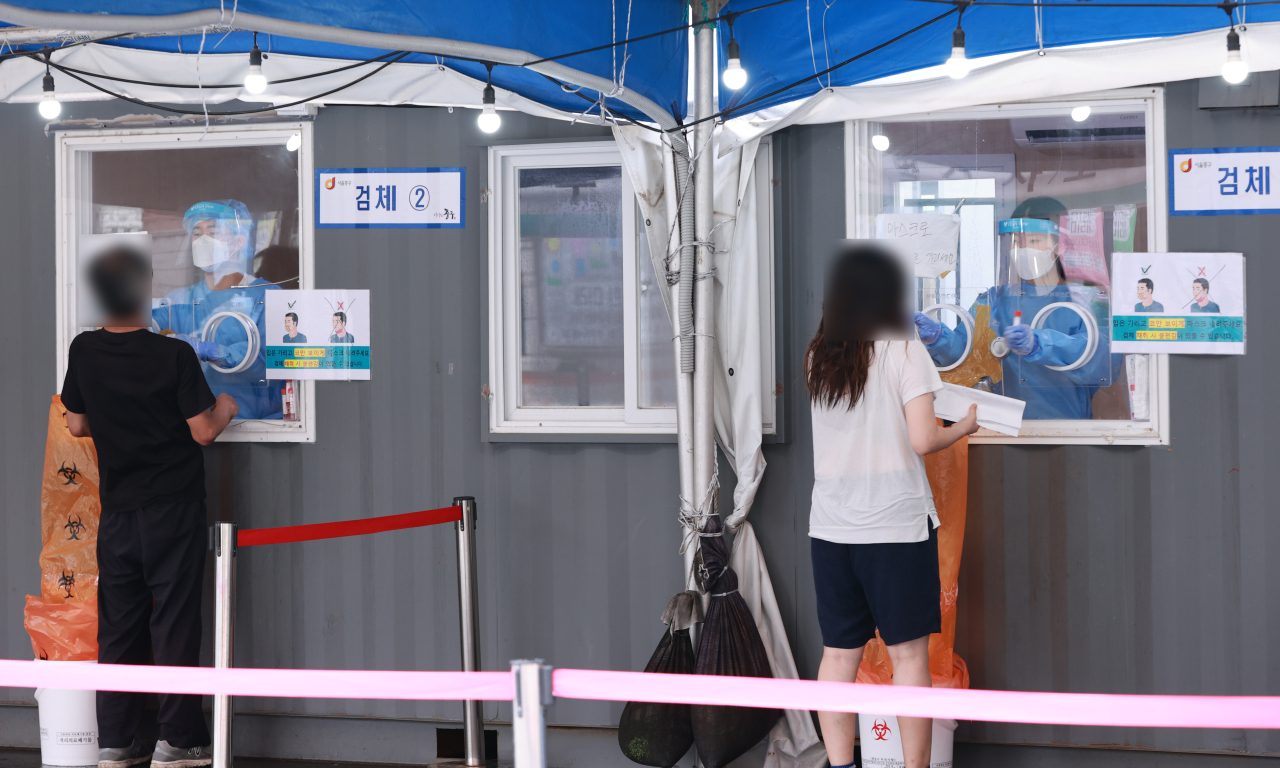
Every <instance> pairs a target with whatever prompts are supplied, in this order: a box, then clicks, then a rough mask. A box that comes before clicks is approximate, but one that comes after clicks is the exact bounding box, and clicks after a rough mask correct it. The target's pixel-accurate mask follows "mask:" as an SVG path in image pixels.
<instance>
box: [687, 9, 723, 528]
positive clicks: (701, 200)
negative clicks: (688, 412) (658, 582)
mask: <svg viewBox="0 0 1280 768" xmlns="http://www.w3.org/2000/svg"><path fill="white" fill-rule="evenodd" d="M719 5H720V3H718V2H712V3H710V4H702V3H693V4H692V5H691V7H692V8H693V13H694V21H695V22H700V21H703V20H705V19H706V18H708V17H709V16H714V15H715V14H716V12H717V8H718V7H719ZM694 45H695V51H694V108H695V117H696V118H697V119H699V120H701V119H703V118H705V117H707V116H708V115H711V114H713V113H714V112H715V76H716V69H715V30H714V29H713V27H712V25H704V26H701V27H699V28H697V35H696V37H695V38H694ZM714 130H715V121H713V120H708V121H707V122H704V123H698V125H697V126H695V128H694V138H693V147H692V151H693V152H694V156H695V157H696V158H697V164H696V166H695V170H694V190H695V192H694V198H693V205H694V209H693V210H694V233H695V235H696V237H697V242H698V250H697V253H698V259H697V262H696V265H697V272H696V279H695V282H694V293H693V325H694V333H696V334H697V335H696V336H695V340H696V341H695V348H696V349H697V366H696V368H694V372H693V488H694V497H693V498H692V499H690V501H691V502H692V503H693V505H694V506H695V507H697V506H698V505H701V504H702V502H703V499H704V498H705V497H706V495H707V488H708V487H709V486H710V485H711V478H712V475H713V474H714V470H715V414H714V413H713V408H714V404H715V395H714V391H715V379H714V367H713V366H714V365H715V362H716V359H717V356H716V349H715V347H716V339H715V310H716V304H715V299H716V294H715V277H714V274H715V273H714V269H715V249H714V248H712V247H711V246H710V245H709V243H708V241H709V240H710V239H711V228H712V226H713V221H712V220H713V218H714V215H715V209H714V204H715V199H714V198H715V170H714V166H713V159H714V158H715V155H716V152H715V147H713V146H711V137H712V134H713V131H714Z"/></svg>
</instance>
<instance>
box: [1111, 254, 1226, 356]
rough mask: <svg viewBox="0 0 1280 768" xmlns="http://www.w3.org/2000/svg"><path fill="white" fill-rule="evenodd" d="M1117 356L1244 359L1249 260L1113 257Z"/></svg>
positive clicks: (1114, 348) (1113, 348) (1207, 256)
mask: <svg viewBox="0 0 1280 768" xmlns="http://www.w3.org/2000/svg"><path fill="white" fill-rule="evenodd" d="M1111 266H1112V275H1113V277H1114V278H1115V280H1114V282H1113V285H1112V292H1111V351H1112V352H1173V353H1177V354H1192V355H1243V354H1244V352H1245V307H1244V304H1245V301H1244V295H1245V292H1244V288H1245V282H1244V254H1240V253H1116V254H1113V255H1112V263H1111Z"/></svg>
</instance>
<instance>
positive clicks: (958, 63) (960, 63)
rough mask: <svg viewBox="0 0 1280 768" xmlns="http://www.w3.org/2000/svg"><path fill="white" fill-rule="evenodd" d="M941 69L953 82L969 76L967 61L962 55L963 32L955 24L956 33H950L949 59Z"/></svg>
mask: <svg viewBox="0 0 1280 768" xmlns="http://www.w3.org/2000/svg"><path fill="white" fill-rule="evenodd" d="M942 69H943V71H944V72H946V73H947V74H948V75H950V76H951V78H952V79H953V80H959V79H960V78H962V77H964V76H965V75H967V74H969V69H970V64H969V59H967V58H966V57H965V55H964V30H963V29H961V28H960V25H959V24H958V23H957V24H956V31H955V32H952V33H951V58H949V59H947V60H946V62H945V63H943V65H942Z"/></svg>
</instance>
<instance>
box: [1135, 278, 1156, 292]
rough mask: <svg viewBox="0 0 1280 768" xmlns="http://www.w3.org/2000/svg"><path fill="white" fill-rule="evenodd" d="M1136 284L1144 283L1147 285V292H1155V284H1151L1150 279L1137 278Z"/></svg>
mask: <svg viewBox="0 0 1280 768" xmlns="http://www.w3.org/2000/svg"><path fill="white" fill-rule="evenodd" d="M1138 282H1139V283H1146V284H1147V290H1148V291H1151V292H1152V293H1155V290H1156V284H1155V283H1153V282H1152V281H1151V278H1149V277H1140V278H1138Z"/></svg>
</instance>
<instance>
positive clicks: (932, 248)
mask: <svg viewBox="0 0 1280 768" xmlns="http://www.w3.org/2000/svg"><path fill="white" fill-rule="evenodd" d="M876 239H877V240H889V241H892V246H893V247H894V248H896V249H898V250H900V251H901V252H902V253H903V254H904V255H905V256H906V257H907V258H909V259H910V260H911V263H913V264H914V265H915V272H916V277H940V276H942V275H944V274H946V273H947V272H950V271H951V270H953V269H955V268H956V259H957V258H958V256H959V254H960V216H959V214H954V213H881V214H879V215H877V216H876Z"/></svg>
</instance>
